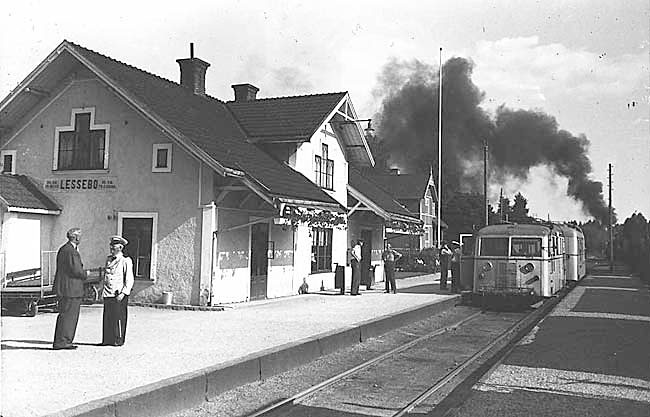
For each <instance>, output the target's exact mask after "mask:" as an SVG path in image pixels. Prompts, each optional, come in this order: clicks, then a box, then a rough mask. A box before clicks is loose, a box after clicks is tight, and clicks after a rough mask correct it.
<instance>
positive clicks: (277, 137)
mask: <svg viewBox="0 0 650 417" xmlns="http://www.w3.org/2000/svg"><path fill="white" fill-rule="evenodd" d="M346 94H347V93H345V92H342V93H328V94H313V95H304V96H293V97H275V98H266V99H256V100H250V101H229V102H227V103H226V105H227V106H228V108H229V109H230V110H231V111H232V113H233V115H234V116H235V118H236V119H237V120H238V121H239V123H240V124H241V126H242V128H243V129H244V131H246V133H247V134H248V135H249V137H250V138H251V139H253V140H255V141H282V140H296V141H307V140H309V139H310V138H311V136H312V135H313V134H314V133H315V132H316V129H318V127H319V126H320V125H321V124H322V123H323V122H324V121H325V116H327V115H328V114H329V113H331V112H332V110H334V108H335V106H336V105H337V104H338V103H339V102H340V101H341V100H342V99H343V98H344V97H345V95H346Z"/></svg>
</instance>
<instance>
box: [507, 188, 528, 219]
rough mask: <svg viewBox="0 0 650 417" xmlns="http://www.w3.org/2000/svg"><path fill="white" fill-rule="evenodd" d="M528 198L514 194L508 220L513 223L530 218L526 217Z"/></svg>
mask: <svg viewBox="0 0 650 417" xmlns="http://www.w3.org/2000/svg"><path fill="white" fill-rule="evenodd" d="M527 204H528V200H526V198H525V197H524V196H523V195H522V194H521V193H517V194H516V195H515V201H514V202H513V203H512V206H511V207H510V221H511V222H514V223H527V222H528V221H529V220H530V217H528V207H526V205H527Z"/></svg>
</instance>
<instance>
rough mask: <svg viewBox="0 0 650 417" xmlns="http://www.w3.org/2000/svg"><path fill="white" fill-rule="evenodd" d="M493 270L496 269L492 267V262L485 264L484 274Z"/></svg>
mask: <svg viewBox="0 0 650 417" xmlns="http://www.w3.org/2000/svg"><path fill="white" fill-rule="evenodd" d="M492 268H494V265H492V262H490V261H488V262H486V263H484V264H483V272H488V271H491V270H492Z"/></svg>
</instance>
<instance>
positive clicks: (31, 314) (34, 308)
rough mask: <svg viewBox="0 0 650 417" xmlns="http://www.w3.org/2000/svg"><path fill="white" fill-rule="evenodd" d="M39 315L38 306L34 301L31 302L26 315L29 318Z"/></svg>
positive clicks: (28, 303)
mask: <svg viewBox="0 0 650 417" xmlns="http://www.w3.org/2000/svg"><path fill="white" fill-rule="evenodd" d="M36 313H38V304H37V302H36V301H34V300H30V301H28V302H27V309H26V311H25V314H26V315H27V317H34V316H35V315H36Z"/></svg>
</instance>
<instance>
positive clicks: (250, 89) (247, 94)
mask: <svg viewBox="0 0 650 417" xmlns="http://www.w3.org/2000/svg"><path fill="white" fill-rule="evenodd" d="M231 87H232V89H233V90H235V101H253V100H255V99H256V95H257V92H258V91H260V89H259V88H257V87H255V86H254V85H252V84H233V85H231Z"/></svg>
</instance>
